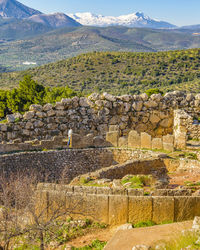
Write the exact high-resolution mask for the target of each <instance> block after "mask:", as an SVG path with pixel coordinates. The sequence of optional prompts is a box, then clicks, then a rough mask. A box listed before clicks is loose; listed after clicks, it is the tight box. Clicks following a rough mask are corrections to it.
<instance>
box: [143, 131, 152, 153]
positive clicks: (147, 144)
mask: <svg viewBox="0 0 200 250" xmlns="http://www.w3.org/2000/svg"><path fill="white" fill-rule="evenodd" d="M141 148H147V149H151V148H152V144H151V135H149V134H147V133H144V132H143V133H141Z"/></svg>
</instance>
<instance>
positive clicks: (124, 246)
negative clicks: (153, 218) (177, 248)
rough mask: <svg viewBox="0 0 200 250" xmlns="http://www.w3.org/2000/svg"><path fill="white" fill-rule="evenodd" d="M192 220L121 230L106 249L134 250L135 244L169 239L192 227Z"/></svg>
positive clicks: (150, 243)
mask: <svg viewBox="0 0 200 250" xmlns="http://www.w3.org/2000/svg"><path fill="white" fill-rule="evenodd" d="M191 227H192V221H187V222H181V223H173V224H168V225H160V226H153V227H146V228H135V229H130V230H120V231H117V232H116V234H115V235H114V236H113V237H112V239H111V240H110V242H109V243H108V244H107V245H106V247H105V250H132V248H133V246H135V245H141V244H144V245H149V246H151V245H152V244H154V243H156V242H157V241H160V240H168V239H170V238H171V237H173V236H174V235H176V234H178V233H179V232H181V231H182V230H183V229H190V228H191Z"/></svg>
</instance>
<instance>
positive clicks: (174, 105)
mask: <svg viewBox="0 0 200 250" xmlns="http://www.w3.org/2000/svg"><path fill="white" fill-rule="evenodd" d="M175 109H185V110H186V111H187V112H189V114H191V115H195V114H198V113H199V112H200V94H197V95H196V96H195V95H192V94H184V93H182V92H179V91H174V92H171V93H167V94H166V95H165V96H161V95H160V94H154V95H152V96H151V97H148V96H147V95H146V94H141V95H133V96H131V95H124V96H112V95H110V94H107V93H104V94H102V95H99V94H92V95H91V96H89V97H88V98H83V97H81V98H79V97H74V98H73V99H62V101H61V102H58V103H56V105H55V106H53V105H51V104H46V105H45V106H43V107H42V106H40V105H31V107H30V111H28V112H26V113H25V114H24V115H23V117H21V116H20V115H17V116H14V115H10V116H8V121H9V123H8V124H0V141H13V140H16V139H18V140H19V139H20V140H22V141H26V140H33V139H39V140H41V139H47V140H48V139H50V138H52V137H53V136H57V135H59V136H66V135H67V131H68V129H69V128H72V129H73V130H74V132H75V133H78V134H88V133H93V134H95V135H103V136H104V135H105V133H106V132H108V127H109V126H110V125H119V129H120V136H126V135H127V134H128V133H129V132H130V130H136V131H137V132H147V133H148V134H150V135H151V136H152V137H159V136H162V135H167V134H172V133H173V117H174V113H173V111H174V110H175ZM15 117H17V120H16V119H15ZM16 121H18V122H16Z"/></svg>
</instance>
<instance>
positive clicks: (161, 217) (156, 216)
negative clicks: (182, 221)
mask: <svg viewBox="0 0 200 250" xmlns="http://www.w3.org/2000/svg"><path fill="white" fill-rule="evenodd" d="M152 220H153V221H154V222H156V223H157V224H159V223H162V222H172V221H174V198H173V197H153V219H152Z"/></svg>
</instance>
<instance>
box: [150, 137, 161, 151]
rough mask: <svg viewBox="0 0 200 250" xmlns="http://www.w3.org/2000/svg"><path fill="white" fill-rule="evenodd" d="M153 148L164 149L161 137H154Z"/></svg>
mask: <svg viewBox="0 0 200 250" xmlns="http://www.w3.org/2000/svg"><path fill="white" fill-rule="evenodd" d="M152 149H163V143H162V139H161V138H154V139H153V140H152Z"/></svg>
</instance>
